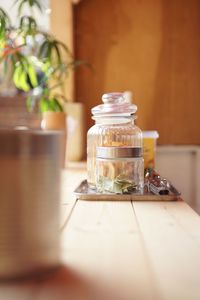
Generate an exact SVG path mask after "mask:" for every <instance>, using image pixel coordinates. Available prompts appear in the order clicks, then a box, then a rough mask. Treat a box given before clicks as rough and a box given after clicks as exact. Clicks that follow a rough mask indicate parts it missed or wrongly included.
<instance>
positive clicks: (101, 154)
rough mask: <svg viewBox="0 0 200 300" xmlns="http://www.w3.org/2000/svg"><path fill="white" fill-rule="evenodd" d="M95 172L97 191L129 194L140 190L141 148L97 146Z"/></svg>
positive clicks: (141, 173)
mask: <svg viewBox="0 0 200 300" xmlns="http://www.w3.org/2000/svg"><path fill="white" fill-rule="evenodd" d="M96 172H97V176H96V181H97V183H96V187H97V191H98V192H99V193H115V194H131V193H133V192H140V191H142V190H143V185H144V160H143V157H142V148H139V147H138V148H134V147H97V158H96Z"/></svg>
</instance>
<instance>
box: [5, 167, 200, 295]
mask: <svg viewBox="0 0 200 300" xmlns="http://www.w3.org/2000/svg"><path fill="white" fill-rule="evenodd" d="M85 176H86V172H85V170H84V169H83V168H71V169H68V171H64V172H63V183H62V211H61V250H62V251H61V252H62V253H61V256H62V262H63V266H62V267H60V268H58V269H57V270H54V271H52V272H49V273H47V274H45V275H43V276H39V277H37V278H35V279H26V280H24V281H18V282H7V283H1V284H0V300H11V299H12V300H18V299H19V300H25V299H28V300H29V299H30V300H32V299H33V300H64V299H66V300H120V299H121V300H129V299H130V300H134V299H137V300H143V299H149V300H150V299H152V300H157V299H158V300H161V299H168V300H199V299H200V217H199V216H198V215H197V214H196V213H195V212H194V211H193V210H192V209H191V208H190V207H189V206H188V205H187V204H186V203H185V202H184V201H176V202H145V201H143V202H120V201H119V202H109V201H103V202H101V201H98V199H97V200H96V201H84V200H78V201H77V200H76V198H75V196H74V195H73V190H74V188H75V187H76V186H77V185H78V184H79V182H80V181H81V180H82V179H84V178H85Z"/></svg>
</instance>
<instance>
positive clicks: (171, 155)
mask: <svg viewBox="0 0 200 300" xmlns="http://www.w3.org/2000/svg"><path fill="white" fill-rule="evenodd" d="M156 169H157V171H158V172H159V173H160V174H161V175H162V176H164V177H166V178H167V179H168V180H170V181H171V182H172V183H173V184H174V186H175V187H176V188H177V189H178V190H179V191H180V192H181V193H182V198H183V200H185V201H186V202H187V203H188V204H189V205H190V206H191V207H192V208H193V209H195V210H196V211H197V212H198V213H199V214H200V146H158V147H157V153H156Z"/></svg>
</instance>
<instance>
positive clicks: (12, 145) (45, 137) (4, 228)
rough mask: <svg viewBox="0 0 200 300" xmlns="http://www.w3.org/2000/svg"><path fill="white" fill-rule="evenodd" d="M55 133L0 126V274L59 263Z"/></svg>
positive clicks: (58, 139)
mask: <svg viewBox="0 0 200 300" xmlns="http://www.w3.org/2000/svg"><path fill="white" fill-rule="evenodd" d="M61 139H62V133H61V132H60V131H42V130H6V129H2V130H0V278H1V279H5V278H15V277H19V276H26V275H28V274H32V273H37V272H39V271H43V270H44V269H45V270H46V269H48V268H51V267H54V266H56V265H58V264H59V252H60V251H59V250H60V249H59V248H60V246H59V245H60V243H59V210H60V175H61Z"/></svg>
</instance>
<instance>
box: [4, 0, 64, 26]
mask: <svg viewBox="0 0 200 300" xmlns="http://www.w3.org/2000/svg"><path fill="white" fill-rule="evenodd" d="M58 1H59V0H58ZM14 2H15V0H0V7H2V8H3V9H4V10H5V11H6V12H7V13H8V15H9V16H10V18H11V20H12V23H13V25H15V24H16V22H17V21H18V18H17V9H16V6H13V3H14ZM41 3H42V7H44V12H45V13H43V14H40V13H38V12H36V11H35V12H34V13H35V17H36V19H37V20H38V24H39V25H40V27H41V28H42V29H44V30H48V29H49V10H48V8H49V0H42V1H41ZM25 12H26V13H27V12H28V10H25Z"/></svg>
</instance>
